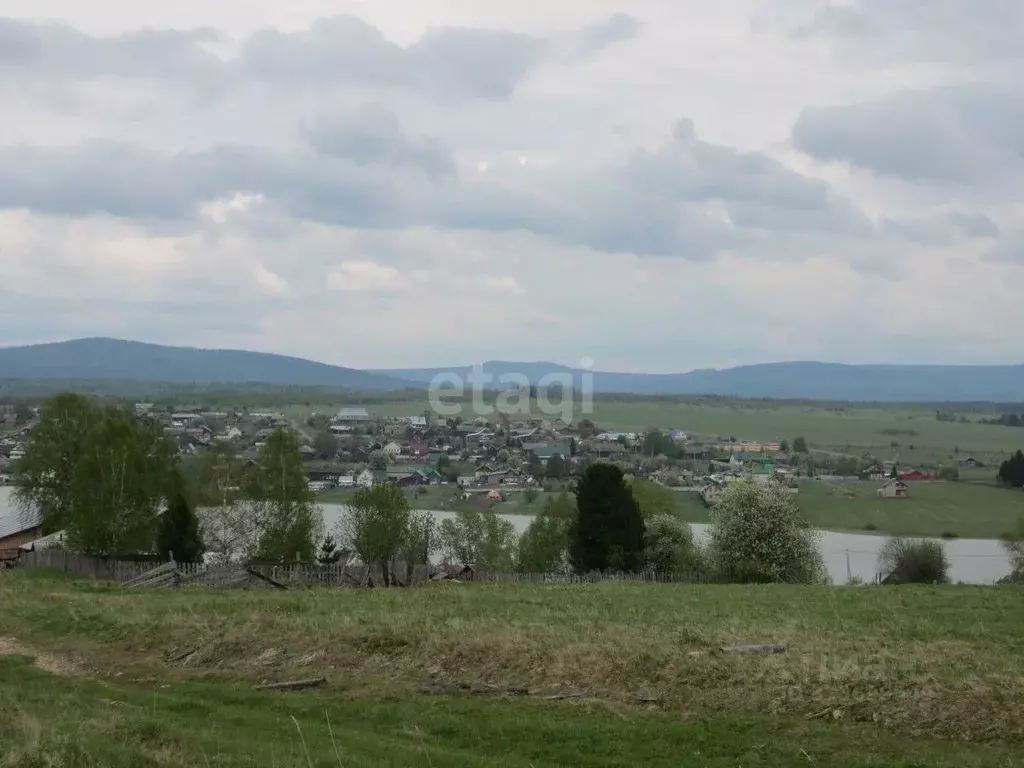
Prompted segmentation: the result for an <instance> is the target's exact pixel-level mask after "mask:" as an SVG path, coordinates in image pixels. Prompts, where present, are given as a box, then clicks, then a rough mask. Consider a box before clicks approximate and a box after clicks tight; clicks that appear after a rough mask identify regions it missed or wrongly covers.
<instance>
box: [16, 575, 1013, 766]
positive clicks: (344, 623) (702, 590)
mask: <svg viewBox="0 0 1024 768" xmlns="http://www.w3.org/2000/svg"><path fill="white" fill-rule="evenodd" d="M1020 599H1021V594H1020V591H1019V589H1014V588H1010V587H1003V588H991V587H989V588H980V587H913V588H881V587H871V588H860V589H853V588H828V587H785V586H760V587H744V586H692V585H651V584H615V583H603V584H596V585H586V586H581V585H576V586H566V585H561V586H557V585H542V584H533V585H474V584H433V585H428V586H426V587H423V588H417V589H394V590H385V589H375V590H333V591H328V590H301V591H292V592H283V593H282V592H276V591H273V592H262V591H251V592H226V591H215V590H194V591H184V590H183V591H172V592H166V591H165V592H139V593H130V592H127V591H125V590H119V589H116V588H108V587H103V586H100V585H96V584H92V583H82V582H72V581H67V580H64V579H62V578H59V577H50V576H45V577H44V576H40V575H39V573H38V572H22V573H18V572H12V573H7V574H2V575H0V605H3V631H2V635H0V677H2V679H3V685H2V686H0V766H5V767H6V766H14V765H17V766H44V765H61V766H73V767H75V766H90V767H92V766H101V765H102V766H136V765H184V766H243V765H245V766H255V765H277V766H311V765H324V766H327V765H331V766H337V765H344V766H370V765H374V766H377V765H383V766H428V767H430V766H456V765H457V766H498V765H501V766H517V767H518V766H522V767H523V768H526V766H530V765H535V766H541V765H544V766H548V765H555V766H558V765H561V766H569V765H585V766H633V765H652V766H694V767H696V766H715V767H719V766H721V767H723V768H724V766H757V765H764V766H779V765H784V766H814V765H820V766H824V765H829V766H875V767H877V766H907V767H908V768H909V766H925V765H935V766H950V768H952V766H1011V765H1014V764H1016V763H1015V762H1014V760H1016V759H1017V758H1018V757H1019V754H1020V747H1021V743H1022V742H1024V631H1022V630H1024V613H1022V612H1021V611H1020V610H1019V608H1020ZM743 642H777V643H783V644H786V645H787V646H788V647H789V650H788V652H786V653H782V654H776V655H761V654H749V655H747V654H737V655H723V654H720V653H717V652H716V651H715V649H716V648H717V647H718V646H720V645H722V644H732V643H743ZM33 658H34V660H35V662H34V664H32V663H31V661H32V659H33ZM319 675H323V676H325V677H326V678H327V679H328V685H327V686H326V687H325V688H323V689H318V690H316V691H313V692H307V693H295V694H272V693H266V692H257V691H254V690H253V689H252V684H254V683H259V682H262V681H275V680H286V679H297V678H306V677H316V676H319ZM557 695H562V696H568V697H571V698H570V699H569V700H565V701H553V700H550V699H549V697H553V696H557Z"/></svg>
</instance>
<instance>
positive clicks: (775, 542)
mask: <svg viewBox="0 0 1024 768" xmlns="http://www.w3.org/2000/svg"><path fill="white" fill-rule="evenodd" d="M708 553H709V557H710V560H711V565H712V567H713V569H714V571H715V573H716V574H717V575H718V576H719V577H720V578H723V579H725V580H728V581H735V582H788V583H815V582H820V581H822V580H824V578H825V566H824V562H823V561H822V557H821V552H820V550H819V548H818V537H817V535H816V534H815V533H814V531H813V530H811V528H810V527H809V526H808V525H807V522H806V521H805V520H804V518H803V517H802V516H801V515H800V510H799V508H798V507H797V505H796V502H795V501H794V499H793V495H792V494H791V493H789V492H788V491H787V490H786V489H785V488H783V487H782V486H781V485H779V484H778V483H776V482H768V483H759V482H754V481H752V480H740V481H737V482H734V483H730V484H729V485H728V486H727V487H726V490H725V491H724V492H723V493H722V497H721V499H720V500H719V502H718V503H717V504H716V505H715V507H714V510H713V513H712V523H711V535H710V543H709V548H708Z"/></svg>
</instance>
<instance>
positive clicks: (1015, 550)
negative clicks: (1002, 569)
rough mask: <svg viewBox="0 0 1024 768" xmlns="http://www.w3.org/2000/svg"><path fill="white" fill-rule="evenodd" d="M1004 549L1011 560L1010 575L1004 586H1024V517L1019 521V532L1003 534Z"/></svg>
mask: <svg viewBox="0 0 1024 768" xmlns="http://www.w3.org/2000/svg"><path fill="white" fill-rule="evenodd" d="M1000 538H1002V540H1003V549H1005V550H1006V554H1007V556H1008V557H1009V558H1010V575H1009V576H1007V577H1006V578H1005V579H1002V580H1001V581H1000V583H1002V584H1024V517H1022V518H1021V519H1020V520H1018V521H1017V530H1015V531H1010V532H1009V533H1005V534H1003V535H1002V536H1001V537H1000Z"/></svg>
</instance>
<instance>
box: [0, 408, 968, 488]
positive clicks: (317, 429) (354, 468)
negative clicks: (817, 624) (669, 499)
mask: <svg viewBox="0 0 1024 768" xmlns="http://www.w3.org/2000/svg"><path fill="white" fill-rule="evenodd" d="M134 412H135V414H136V415H137V416H139V417H140V418H141V417H146V418H152V419H156V420H158V421H159V422H160V423H161V424H162V425H163V429H164V432H165V434H166V435H167V436H168V438H169V439H171V440H172V441H173V442H174V444H175V445H176V446H177V449H178V452H179V455H180V457H181V459H182V460H183V461H188V460H189V459H192V458H195V457H199V456H201V455H202V454H203V453H204V452H206V451H208V450H209V449H211V448H212V447H214V446H215V445H220V446H222V447H225V446H226V447H228V448H229V449H230V450H231V451H233V452H235V453H236V454H237V455H238V457H239V458H240V459H241V460H242V461H255V460H256V458H257V457H258V455H259V451H260V449H261V448H262V447H263V445H264V444H265V441H266V440H267V438H268V437H269V436H270V435H271V434H272V433H273V432H274V430H276V429H282V428H283V429H290V430H294V431H295V432H296V433H297V434H298V435H299V437H300V440H301V443H302V444H301V447H300V452H301V454H302V458H303V460H304V463H305V465H306V468H307V477H308V480H309V484H310V487H311V488H312V489H313V490H314V491H316V492H318V493H328V492H334V491H344V490H348V489H358V488H366V487H371V486H373V485H375V484H379V483H391V484H394V485H397V486H399V487H403V488H414V489H415V488H419V487H429V486H436V485H446V484H454V485H457V486H458V487H459V489H460V490H461V492H462V494H463V498H464V499H467V500H468V499H471V498H474V497H476V498H481V499H487V500H489V501H501V500H505V499H507V498H508V496H509V494H512V493H515V492H519V491H526V490H529V489H539V488H546V489H547V490H550V489H551V488H552V486H553V485H554V484H558V483H562V484H564V483H565V482H567V481H571V480H572V479H573V478H576V477H579V476H580V475H581V474H582V473H583V472H584V471H585V470H586V468H587V467H588V466H589V465H590V464H591V463H593V462H595V461H604V462H611V463H614V464H617V465H618V466H620V467H621V468H622V469H623V471H624V472H625V473H626V474H627V475H628V476H629V477H632V478H641V479H644V480H648V481H650V482H653V483H657V484H659V485H663V486H666V487H668V488H672V489H675V490H679V491H688V492H696V493H699V494H700V496H701V498H702V499H703V500H704V502H705V503H706V504H707V505H709V506H713V505H714V504H715V503H716V501H717V500H718V498H719V496H720V494H721V493H722V491H723V489H724V488H725V487H726V486H727V485H728V484H729V483H731V482H734V481H736V480H739V479H743V478H750V479H753V480H756V481H762V482H763V481H767V480H776V481H779V482H781V483H783V484H784V485H786V486H787V487H789V488H790V489H791V491H792V492H793V493H797V492H798V491H799V484H798V482H797V480H798V479H799V478H807V477H817V478H819V479H821V480H826V481H827V480H844V481H851V480H860V481H871V482H876V483H878V485H879V488H878V491H877V493H878V496H879V497H882V498H905V497H907V496H908V495H909V493H910V490H909V489H910V486H909V485H908V483H912V482H927V481H937V480H940V479H944V478H942V477H941V476H940V474H939V472H938V471H937V470H936V469H935V468H928V467H922V468H921V469H913V468H906V467H902V466H899V467H898V466H897V465H896V464H895V463H894V462H891V461H889V462H873V461H870V459H868V460H864V459H862V460H859V461H854V462H850V461H845V462H840V464H842V465H843V466H839V467H835V464H834V463H833V464H832V465H831V466H830V465H829V463H828V462H827V460H825V461H823V460H822V458H821V457H818V456H815V457H814V458H811V454H810V452H809V451H808V449H807V446H806V444H805V441H803V440H802V439H801V438H796V439H795V440H794V441H793V442H794V446H790V444H789V443H788V441H787V440H785V439H780V440H778V441H771V442H765V441H755V440H748V439H740V438H737V437H734V436H712V437H703V438H699V437H697V436H695V435H692V434H690V433H688V432H686V431H684V430H683V429H678V428H668V429H656V430H653V429H652V430H648V431H646V432H614V431H603V430H601V429H600V427H599V426H598V425H596V424H594V423H593V422H592V421H590V420H589V419H582V420H580V421H578V422H575V423H572V422H568V421H564V420H562V419H549V418H525V417H523V418H518V419H513V418H510V417H508V416H498V417H496V418H492V419H488V418H483V417H478V418H475V419H471V420H470V419H467V420H462V419H460V418H451V419H447V420H445V419H440V418H437V417H435V416H434V414H433V413H431V412H430V411H425V412H423V413H418V414H410V415H406V416H388V417H385V416H380V415H374V414H373V413H371V410H370V409H369V408H367V407H352V406H347V407H342V408H340V409H339V410H338V411H337V412H336V413H333V414H329V415H328V414H321V413H312V414H311V415H309V416H308V417H307V418H306V419H305V420H304V421H302V422H299V421H297V420H295V419H294V418H289V417H288V416H286V415H285V414H284V413H281V412H278V411H273V410H266V411H257V410H252V411H250V410H248V409H242V410H211V409H209V408H207V407H204V406H202V405H181V404H175V405H173V406H165V407H157V406H156V405H155V404H152V403H136V404H135V406H134ZM33 416H34V411H26V410H25V409H23V408H21V409H18V413H17V415H16V414H15V409H14V407H12V406H2V405H0V484H9V483H12V482H13V481H14V476H13V469H14V467H15V463H16V462H17V460H18V459H19V458H21V457H22V456H23V455H24V449H23V443H24V442H25V440H27V439H28V437H29V436H30V435H31V430H32V417H33ZM794 448H796V449H799V450H794ZM854 465H856V472H852V471H851V469H852V468H853V467H854ZM958 466H959V467H961V468H967V467H972V468H973V467H975V466H977V462H975V461H974V459H972V458H970V457H966V458H962V459H960V460H959V461H958ZM833 468H834V469H836V470H839V471H833Z"/></svg>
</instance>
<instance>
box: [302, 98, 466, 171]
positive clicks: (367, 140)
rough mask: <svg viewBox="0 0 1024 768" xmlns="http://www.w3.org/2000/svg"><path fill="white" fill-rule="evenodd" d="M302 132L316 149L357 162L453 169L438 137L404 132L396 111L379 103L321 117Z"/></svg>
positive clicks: (318, 151)
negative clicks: (416, 135) (411, 135)
mask: <svg viewBox="0 0 1024 768" xmlns="http://www.w3.org/2000/svg"><path fill="white" fill-rule="evenodd" d="M305 133H306V138H307V140H308V141H309V144H310V146H311V147H312V148H313V149H314V150H315V151H316V152H317V153H319V154H322V155H327V156H330V157H339V158H345V159H348V160H351V161H352V162H354V163H356V164H357V165H374V164H381V165H387V166H392V167H400V168H414V169H420V170H422V171H423V172H424V173H426V174H427V175H428V176H449V175H454V174H455V172H456V171H455V160H454V158H453V157H452V154H451V152H450V151H449V150H448V149H447V148H446V147H445V146H444V145H443V144H442V143H441V142H440V141H438V140H437V139H432V138H414V137H409V136H406V135H405V134H404V133H403V132H402V129H401V127H400V126H399V123H398V118H397V117H396V116H395V114H394V113H393V112H391V111H390V110H389V109H387V108H385V107H383V106H380V105H376V104H370V105H366V106H365V107H363V108H362V109H360V110H358V111H356V112H355V113H353V114H349V115H346V116H345V117H338V116H335V117H331V118H322V119H320V120H318V121H316V122H315V123H314V124H313V125H311V126H310V127H309V128H308V129H307V130H306V132H305Z"/></svg>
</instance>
